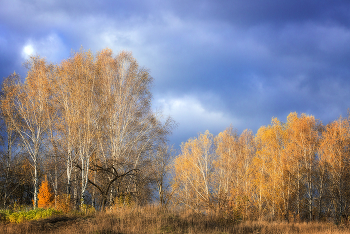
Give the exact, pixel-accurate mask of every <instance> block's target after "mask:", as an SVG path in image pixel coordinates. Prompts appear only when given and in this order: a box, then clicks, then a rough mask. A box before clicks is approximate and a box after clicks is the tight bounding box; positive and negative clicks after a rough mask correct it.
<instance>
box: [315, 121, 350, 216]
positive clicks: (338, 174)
mask: <svg viewBox="0 0 350 234" xmlns="http://www.w3.org/2000/svg"><path fill="white" fill-rule="evenodd" d="M349 130H350V125H349V120H348V119H345V118H342V117H340V118H339V119H338V120H335V121H333V122H331V123H329V124H328V125H327V126H326V128H325V131H324V132H323V134H322V140H321V143H320V147H319V155H320V158H321V160H322V162H323V167H326V168H325V169H324V170H327V171H328V175H329V177H330V182H329V183H330V186H329V191H330V197H331V201H332V204H333V207H334V216H335V217H336V220H338V221H339V220H340V218H341V217H342V215H344V214H345V213H346V212H347V209H348V207H349V205H348V204H349V203H348V202H349V195H350V193H349V189H350V183H348V178H349V176H350V173H349V169H350V167H349V166H350V152H349V149H348V146H349V144H350V131H349ZM322 189H324V188H322ZM320 192H322V193H321V194H323V193H324V191H322V190H321V191H320Z"/></svg>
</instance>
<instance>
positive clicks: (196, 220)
mask: <svg viewBox="0 0 350 234" xmlns="http://www.w3.org/2000/svg"><path fill="white" fill-rule="evenodd" d="M0 233H4V234H5V233H16V234H20V233H23V234H24V233H26V234H32V233H33V234H34V233H64V234H71V233H91V234H107V233H110V234H117V233H118V234H121V233H208V234H209V233H214V234H215V233H217V234H219V233H220V234H224V233H239V234H245V233H256V234H257V233H259V234H268V233H269V234H275V233H307V234H316V233H327V234H331V233H332V234H333V233H334V234H335V233H350V228H349V226H347V225H346V224H340V225H335V224H333V223H277V222H240V223H235V222H233V221H230V220H226V219H223V218H222V217H219V216H212V217H209V216H204V215H199V214H193V213H186V212H177V213H175V212H168V211H162V210H160V209H158V208H157V207H152V206H149V207H143V208H120V209H117V210H112V211H107V212H98V213H95V214H92V215H77V214H76V215H64V216H63V215H61V216H56V217H51V218H47V219H42V220H36V221H27V222H23V223H20V224H14V223H3V224H1V225H0Z"/></svg>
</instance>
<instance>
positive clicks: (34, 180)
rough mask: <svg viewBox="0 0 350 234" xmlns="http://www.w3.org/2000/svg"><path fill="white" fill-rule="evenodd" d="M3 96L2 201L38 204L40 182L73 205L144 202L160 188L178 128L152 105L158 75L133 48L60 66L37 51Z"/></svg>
mask: <svg viewBox="0 0 350 234" xmlns="http://www.w3.org/2000/svg"><path fill="white" fill-rule="evenodd" d="M25 65H26V67H27V69H28V72H27V76H26V77H25V79H24V80H22V79H21V78H20V77H19V75H18V74H16V73H13V74H11V75H10V76H8V77H7V78H5V79H4V81H3V83H2V93H1V98H0V110H1V129H0V131H1V142H0V143H1V147H0V150H1V151H0V156H1V162H0V167H1V168H0V186H1V189H0V197H1V201H2V206H4V207H7V206H8V205H9V204H13V203H18V204H27V205H29V204H33V206H34V208H36V207H37V206H38V191H39V185H40V181H43V178H44V176H46V177H47V179H48V181H49V182H50V184H51V187H52V190H53V192H54V196H55V202H57V198H58V196H59V195H61V196H63V195H64V196H65V197H66V198H67V201H66V202H71V203H72V204H73V206H75V207H79V205H82V204H84V203H86V202H88V203H90V204H93V205H94V206H98V207H101V208H102V209H103V208H104V207H105V205H106V204H113V202H114V199H115V198H116V197H125V196H128V197H130V199H132V200H133V201H135V202H137V203H139V204H144V203H146V202H148V201H150V200H151V199H152V196H153V195H152V194H153V192H154V188H159V186H157V184H159V183H160V182H161V181H162V180H163V178H162V170H161V169H162V166H161V165H162V162H163V161H164V160H167V158H168V154H169V152H168V147H167V137H168V135H169V134H170V133H171V131H172V129H173V127H174V121H173V120H172V119H171V118H166V119H165V118H163V117H162V116H161V114H160V113H156V112H154V111H152V109H151V100H152V95H151V92H150V87H151V84H152V81H153V79H152V77H151V76H150V75H149V72H148V70H147V69H144V68H142V67H140V66H139V65H138V63H137V61H136V60H135V59H134V58H133V56H132V54H131V53H128V52H121V53H119V54H118V55H117V56H115V57H113V54H112V51H111V50H110V49H104V50H102V51H100V52H98V53H96V54H95V55H94V54H93V53H92V52H91V51H84V50H83V49H81V50H80V51H78V52H74V53H72V55H71V57H69V58H68V59H66V60H62V61H61V62H60V63H59V64H51V63H48V62H47V61H46V60H45V59H44V58H41V57H39V56H33V57H31V58H30V59H29V60H28V61H27V62H26V64H25Z"/></svg>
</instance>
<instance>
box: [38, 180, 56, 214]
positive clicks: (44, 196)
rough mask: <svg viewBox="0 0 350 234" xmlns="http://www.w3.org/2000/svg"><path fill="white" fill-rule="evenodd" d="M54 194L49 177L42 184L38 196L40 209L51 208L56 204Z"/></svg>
mask: <svg viewBox="0 0 350 234" xmlns="http://www.w3.org/2000/svg"><path fill="white" fill-rule="evenodd" d="M53 203H54V194H53V193H52V190H51V187H50V184H49V182H48V181H47V177H46V176H45V180H43V181H42V182H41V185H40V188H39V194H38V207H39V208H50V207H51V206H53V205H54V204H53Z"/></svg>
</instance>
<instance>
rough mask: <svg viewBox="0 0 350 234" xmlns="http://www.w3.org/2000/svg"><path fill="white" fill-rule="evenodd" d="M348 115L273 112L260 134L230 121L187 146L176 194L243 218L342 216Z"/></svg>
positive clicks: (349, 172) (346, 207)
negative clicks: (281, 116)
mask: <svg viewBox="0 0 350 234" xmlns="http://www.w3.org/2000/svg"><path fill="white" fill-rule="evenodd" d="M349 144H350V119H349V118H348V119H346V118H341V117H340V118H339V119H338V120H336V121H334V122H331V123H329V124H327V125H326V126H324V125H323V124H322V123H321V122H319V121H317V120H315V118H314V117H313V116H309V115H305V114H302V115H301V116H298V115H297V114H296V113H290V114H289V116H288V117H287V122H286V123H282V122H280V121H279V120H278V119H277V118H273V119H272V122H271V124H270V125H268V126H263V127H261V128H260V129H259V130H258V132H257V134H256V135H255V136H254V135H253V134H252V132H251V131H247V130H246V131H244V132H243V133H242V134H241V135H238V134H237V132H236V131H233V130H232V128H229V129H227V130H225V131H223V132H221V133H219V134H218V135H217V136H215V137H214V136H213V135H212V134H210V133H209V132H205V133H204V134H201V135H199V137H198V138H194V139H190V140H188V141H187V142H186V143H183V144H182V146H181V153H180V155H178V156H177V158H176V159H175V161H174V164H173V165H174V167H173V170H174V177H173V181H172V189H173V192H174V194H175V201H176V202H177V203H180V204H183V205H185V206H186V207H189V208H190V209H193V210H195V211H198V212H217V211H219V212H222V213H223V214H227V215H232V216H234V217H235V218H238V219H245V220H247V219H251V220H254V219H260V220H261V219H264V220H295V221H298V220H305V221H311V220H324V219H329V218H330V219H333V220H334V221H337V222H338V221H340V220H341V219H342V218H344V217H346V218H347V217H348V215H349V214H350V180H349V178H350V151H349Z"/></svg>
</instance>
